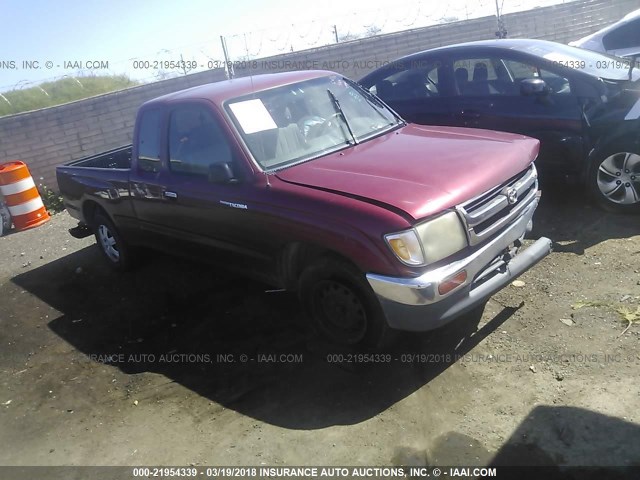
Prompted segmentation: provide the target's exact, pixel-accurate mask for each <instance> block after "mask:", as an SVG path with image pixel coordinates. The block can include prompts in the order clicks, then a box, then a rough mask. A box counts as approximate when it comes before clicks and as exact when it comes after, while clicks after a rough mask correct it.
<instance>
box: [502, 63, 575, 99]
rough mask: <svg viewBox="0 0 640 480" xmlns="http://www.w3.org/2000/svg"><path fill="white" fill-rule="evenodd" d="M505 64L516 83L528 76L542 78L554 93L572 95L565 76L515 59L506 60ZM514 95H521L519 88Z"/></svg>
mask: <svg viewBox="0 0 640 480" xmlns="http://www.w3.org/2000/svg"><path fill="white" fill-rule="evenodd" d="M503 64H504V65H505V67H506V68H507V70H508V71H509V73H510V75H511V78H512V79H513V82H514V84H515V85H519V84H520V82H521V81H522V80H524V79H526V78H541V79H542V80H544V81H545V83H546V84H547V86H548V87H549V89H550V93H551V94H553V95H570V94H571V85H570V83H569V80H568V79H567V78H565V77H562V76H560V75H557V74H555V73H553V72H550V71H549V70H545V69H542V68H538V67H537V66H535V65H529V64H526V63H522V62H516V61H514V60H504V61H503ZM514 95H519V88H517V89H515V93H514Z"/></svg>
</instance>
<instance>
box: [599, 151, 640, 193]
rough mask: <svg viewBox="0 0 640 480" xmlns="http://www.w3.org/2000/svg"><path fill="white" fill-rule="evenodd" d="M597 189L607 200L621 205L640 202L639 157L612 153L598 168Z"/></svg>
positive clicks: (633, 154)
mask: <svg viewBox="0 0 640 480" xmlns="http://www.w3.org/2000/svg"><path fill="white" fill-rule="evenodd" d="M598 188H599V189H600V192H601V193H602V195H604V196H605V197H606V198H607V200H609V201H611V202H613V203H619V204H621V205H633V204H634V203H638V202H639V201H640V155H636V154H635V153H629V152H620V153H614V154H613V155H611V156H610V157H607V158H606V159H605V160H604V161H603V162H602V163H601V164H600V168H598Z"/></svg>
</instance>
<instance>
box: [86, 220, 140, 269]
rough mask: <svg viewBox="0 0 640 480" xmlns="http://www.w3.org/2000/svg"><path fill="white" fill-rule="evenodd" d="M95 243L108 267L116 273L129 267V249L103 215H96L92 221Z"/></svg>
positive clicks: (111, 223)
mask: <svg viewBox="0 0 640 480" xmlns="http://www.w3.org/2000/svg"><path fill="white" fill-rule="evenodd" d="M93 228H94V232H95V236H96V243H97V244H98V248H99V249H100V252H102V255H103V256H104V257H105V258H106V259H107V261H108V262H109V265H111V266H112V267H113V268H114V269H116V270H118V271H125V270H128V269H129V268H130V267H131V254H130V248H129V247H128V246H127V244H126V243H125V242H124V241H123V240H122V237H121V236H120V234H119V233H118V230H117V229H116V227H115V225H114V224H113V222H112V221H111V220H109V219H108V218H107V217H106V216H105V215H104V214H102V213H97V214H96V216H95V217H94V219H93Z"/></svg>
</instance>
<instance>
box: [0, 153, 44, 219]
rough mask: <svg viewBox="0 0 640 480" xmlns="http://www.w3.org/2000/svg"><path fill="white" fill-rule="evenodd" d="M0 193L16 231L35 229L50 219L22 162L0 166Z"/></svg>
mask: <svg viewBox="0 0 640 480" xmlns="http://www.w3.org/2000/svg"><path fill="white" fill-rule="evenodd" d="M0 193H1V194H2V196H3V197H4V201H5V203H6V205H7V208H8V209H9V213H10V214H11V219H12V220H13V225H14V226H15V227H16V230H18V231H20V230H26V229H27V228H33V227H37V226H38V225H42V224H43V223H45V222H48V221H49V219H50V218H51V217H50V216H49V213H48V212H47V209H46V208H44V204H43V203H42V198H40V193H39V192H38V189H37V188H36V184H35V183H33V178H31V174H30V173H29V169H28V168H27V165H26V164H25V163H24V162H18V161H15V162H9V163H3V164H2V165H0Z"/></svg>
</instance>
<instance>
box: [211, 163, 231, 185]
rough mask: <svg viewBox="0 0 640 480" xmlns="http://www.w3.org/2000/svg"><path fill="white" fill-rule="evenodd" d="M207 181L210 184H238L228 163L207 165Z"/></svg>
mask: <svg viewBox="0 0 640 480" xmlns="http://www.w3.org/2000/svg"><path fill="white" fill-rule="evenodd" d="M209 181H210V182H211V183H238V179H237V178H236V177H235V175H234V174H233V169H232V168H231V164H230V163H229V162H225V163H214V164H213V165H209Z"/></svg>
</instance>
